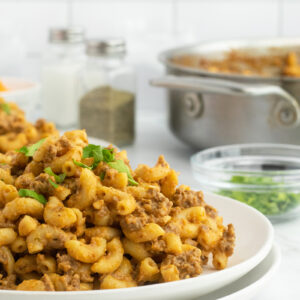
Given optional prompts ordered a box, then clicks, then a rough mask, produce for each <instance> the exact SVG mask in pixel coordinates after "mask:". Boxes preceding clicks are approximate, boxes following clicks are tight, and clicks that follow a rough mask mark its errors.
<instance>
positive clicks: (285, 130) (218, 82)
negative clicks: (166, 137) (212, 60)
mask: <svg viewBox="0 0 300 300" xmlns="http://www.w3.org/2000/svg"><path fill="white" fill-rule="evenodd" d="M270 47H276V49H277V51H280V50H281V51H282V52H285V51H286V52H287V49H295V48H296V49H298V50H299V49H300V39H272V40H259V41H257V40H256V41H249V40H247V41H226V42H216V43H203V44H198V45H196V46H190V47H184V48H178V49H172V50H169V51H166V52H164V53H162V54H160V56H159V59H160V61H161V62H162V63H163V64H164V65H165V66H166V71H167V74H168V75H166V76H164V77H162V78H157V79H153V80H151V84H152V85H155V86H159V87H165V88H168V100H169V122H170V128H171V130H172V132H173V133H174V134H175V135H176V136H177V137H178V138H180V139H181V140H182V141H184V142H186V143H188V144H190V145H191V146H194V147H196V148H207V147H214V146H218V145H224V144H235V143H251V142H267V143H289V144H300V106H299V103H300V78H290V77H280V78H279V77H268V78H266V77H259V76H242V75H228V74H221V73H217V74H216V73H211V72H208V71H205V70H200V69H199V70H198V69H194V68H188V67H182V66H179V65H176V64H174V63H172V58H173V57H174V56H177V55H181V54H195V53H197V54H200V55H201V56H203V57H206V58H209V57H222V55H223V54H224V53H225V52H227V51H228V50H230V49H237V50H239V49H241V50H242V49H243V50H245V49H247V51H251V53H255V52H257V53H259V54H261V53H264V52H267V51H269V48H270Z"/></svg>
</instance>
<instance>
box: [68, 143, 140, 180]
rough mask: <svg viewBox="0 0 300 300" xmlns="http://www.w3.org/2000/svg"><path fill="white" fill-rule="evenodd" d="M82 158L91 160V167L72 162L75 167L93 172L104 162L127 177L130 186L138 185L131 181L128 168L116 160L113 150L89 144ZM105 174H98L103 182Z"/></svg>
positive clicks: (122, 162) (121, 161)
mask: <svg viewBox="0 0 300 300" xmlns="http://www.w3.org/2000/svg"><path fill="white" fill-rule="evenodd" d="M82 158H83V159H84V158H93V159H94V162H93V164H92V165H91V166H88V165H86V164H84V163H82V162H79V161H76V160H73V162H74V164H75V165H76V166H79V167H81V168H86V169H90V170H93V169H95V168H96V167H97V166H98V164H99V163H100V162H102V161H103V162H106V163H107V164H108V165H109V166H110V167H111V168H113V169H115V170H117V171H118V172H119V173H126V174H127V177H128V182H129V184H131V185H138V183H137V182H136V181H135V180H134V179H133V177H132V175H131V173H130V170H129V168H128V166H127V165H126V164H125V163H124V161H123V160H116V159H115V154H114V152H113V149H107V148H104V147H102V146H97V145H93V144H89V145H88V146H86V147H85V148H84V149H83V155H82ZM104 177H105V173H104V172H103V173H101V174H100V179H101V180H103V179H104Z"/></svg>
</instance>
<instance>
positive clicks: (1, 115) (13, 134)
mask: <svg viewBox="0 0 300 300" xmlns="http://www.w3.org/2000/svg"><path fill="white" fill-rule="evenodd" d="M55 134H56V135H58V131H57V130H56V128H55V126H54V124H53V123H51V122H46V121H45V120H43V119H40V120H38V121H36V123H35V124H31V123H30V122H28V121H27V120H26V118H25V114H24V112H23V111H22V110H21V109H20V108H19V107H18V106H17V105H16V104H15V103H12V102H5V101H4V99H2V98H0V153H1V152H2V153H5V152H7V151H10V150H15V149H18V148H20V147H22V146H25V145H27V144H29V143H34V142H36V141H38V140H40V139H41V138H44V137H47V136H49V135H55Z"/></svg>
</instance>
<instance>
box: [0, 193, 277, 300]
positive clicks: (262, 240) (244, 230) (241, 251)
mask: <svg viewBox="0 0 300 300" xmlns="http://www.w3.org/2000/svg"><path fill="white" fill-rule="evenodd" d="M205 200H206V202H207V203H209V204H211V205H213V206H214V207H216V208H217V209H218V210H219V213H220V214H221V215H222V216H223V217H224V222H225V224H227V223H229V222H232V223H233V224H234V226H235V229H236V235H237V241H236V248H235V253H234V255H233V256H232V257H231V258H230V259H229V265H228V267H227V268H226V269H224V270H222V271H216V270H213V269H212V268H211V269H205V271H204V272H203V274H201V275H200V276H198V277H195V278H190V279H186V280H180V281H176V282H169V283H161V284H154V285H148V286H143V287H135V288H128V289H115V290H94V291H84V292H26V291H23V292H22V291H5V290H2V291H0V299H1V300H8V299H13V300H41V299H43V300H53V299H55V300H71V299H72V300H96V299H97V300H99V299H101V300H119V299H122V300H126V299H128V300H141V299H143V300H150V299H164V300H171V299H172V300H175V299H185V300H187V299H191V298H196V297H199V296H202V295H205V294H207V293H209V292H212V291H215V290H217V289H219V288H221V287H224V286H225V285H227V284H229V283H231V282H233V281H235V280H237V279H238V278H241V277H242V276H243V275H245V274H246V273H247V272H249V271H250V270H252V269H253V268H254V267H256V266H257V265H258V264H259V263H260V262H261V261H262V260H263V259H264V258H265V257H266V256H267V254H268V253H269V252H270V249H271V246H272V243H273V234H274V233H273V227H272V225H271V223H270V222H269V221H268V219H267V218H266V217H265V216H264V215H262V214H261V213H260V212H258V211H257V210H255V209H254V208H252V207H250V206H248V205H246V204H243V203H240V202H238V201H236V200H232V199H229V198H226V197H223V196H219V195H215V194H210V193H205Z"/></svg>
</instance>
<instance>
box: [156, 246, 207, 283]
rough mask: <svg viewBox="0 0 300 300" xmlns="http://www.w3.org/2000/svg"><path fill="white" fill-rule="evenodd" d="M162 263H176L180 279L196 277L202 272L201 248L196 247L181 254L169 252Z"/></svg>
mask: <svg viewBox="0 0 300 300" xmlns="http://www.w3.org/2000/svg"><path fill="white" fill-rule="evenodd" d="M162 265H163V266H165V265H175V266H176V267H177V269H178V271H179V277H180V279H186V278H190V277H195V276H197V275H199V274H201V273H202V259H201V250H200V249H198V248H194V249H191V250H188V251H184V252H182V253H181V254H179V255H171V254H168V255H167V257H166V258H165V259H164V260H163V262H162Z"/></svg>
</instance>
